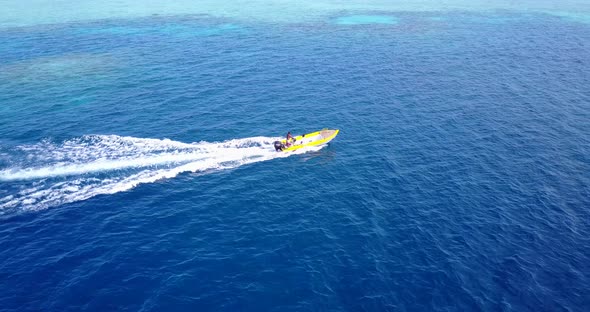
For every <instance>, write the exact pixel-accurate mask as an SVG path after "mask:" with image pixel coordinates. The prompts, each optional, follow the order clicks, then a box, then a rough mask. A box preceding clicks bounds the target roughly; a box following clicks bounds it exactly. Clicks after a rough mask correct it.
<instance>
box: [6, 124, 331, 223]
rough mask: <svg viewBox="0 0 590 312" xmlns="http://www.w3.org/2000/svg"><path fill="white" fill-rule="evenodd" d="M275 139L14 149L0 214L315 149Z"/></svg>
mask: <svg viewBox="0 0 590 312" xmlns="http://www.w3.org/2000/svg"><path fill="white" fill-rule="evenodd" d="M276 139H277V138H271V137H252V138H244V139H234V140H229V141H225V142H219V143H210V142H198V143H183V142H177V141H172V140H167V139H164V140H160V139H143V138H133V137H121V136H116V135H97V136H84V137H81V138H78V139H74V140H69V141H66V142H64V143H62V144H54V143H51V142H42V143H39V144H34V145H26V146H19V147H18V148H17V149H16V150H15V154H14V155H16V156H14V155H13V158H11V159H6V162H8V163H9V166H8V168H6V169H3V170H0V182H1V183H10V184H11V185H14V186H15V187H17V188H18V190H17V191H15V192H12V194H10V195H7V196H5V197H0V214H1V213H2V212H1V211H7V210H11V209H18V210H39V209H44V208H48V207H52V206H56V205H60V204H64V203H71V202H75V201H80V200H85V199H88V198H90V197H93V196H96V195H101V194H114V193H118V192H123V191H127V190H129V189H132V188H133V187H135V186H137V185H139V184H143V183H152V182H155V181H158V180H161V179H165V178H173V177H175V176H177V175H178V174H180V173H183V172H210V171H215V170H223V169H230V168H236V167H239V166H241V165H245V164H251V163H255V162H260V161H265V160H270V159H273V158H279V157H288V156H290V155H294V154H300V153H305V152H308V151H310V150H318V149H320V148H321V147H314V148H311V149H302V150H299V151H297V152H291V153H277V152H276V151H275V150H274V147H273V142H274V141H275V140H276Z"/></svg>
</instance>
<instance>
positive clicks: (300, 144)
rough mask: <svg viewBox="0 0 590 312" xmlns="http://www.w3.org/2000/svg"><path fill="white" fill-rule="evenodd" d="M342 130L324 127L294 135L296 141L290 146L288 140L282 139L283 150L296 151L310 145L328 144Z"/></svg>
mask: <svg viewBox="0 0 590 312" xmlns="http://www.w3.org/2000/svg"><path fill="white" fill-rule="evenodd" d="M338 132H340V130H338V129H336V130H329V129H324V130H320V131H316V132H312V133H308V134H304V135H298V136H296V137H294V138H293V139H294V141H293V142H291V144H290V145H289V146H287V140H286V139H283V140H281V141H280V142H281V144H282V145H283V148H282V151H283V152H290V151H295V150H298V149H301V148H305V147H309V146H318V145H322V144H326V143H328V142H330V141H332V140H333V139H334V138H335V137H336V136H337V135H338Z"/></svg>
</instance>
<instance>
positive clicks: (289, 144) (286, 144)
mask: <svg viewBox="0 0 590 312" xmlns="http://www.w3.org/2000/svg"><path fill="white" fill-rule="evenodd" d="M291 141H293V136H292V135H291V131H289V132H287V139H286V140H285V146H291Z"/></svg>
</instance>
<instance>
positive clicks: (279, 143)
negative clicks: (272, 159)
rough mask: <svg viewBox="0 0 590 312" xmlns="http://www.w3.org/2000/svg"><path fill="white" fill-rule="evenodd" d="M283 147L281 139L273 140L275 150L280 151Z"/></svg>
mask: <svg viewBox="0 0 590 312" xmlns="http://www.w3.org/2000/svg"><path fill="white" fill-rule="evenodd" d="M283 148H285V145H283V143H281V141H275V150H276V151H277V152H279V151H282V150H283Z"/></svg>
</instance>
